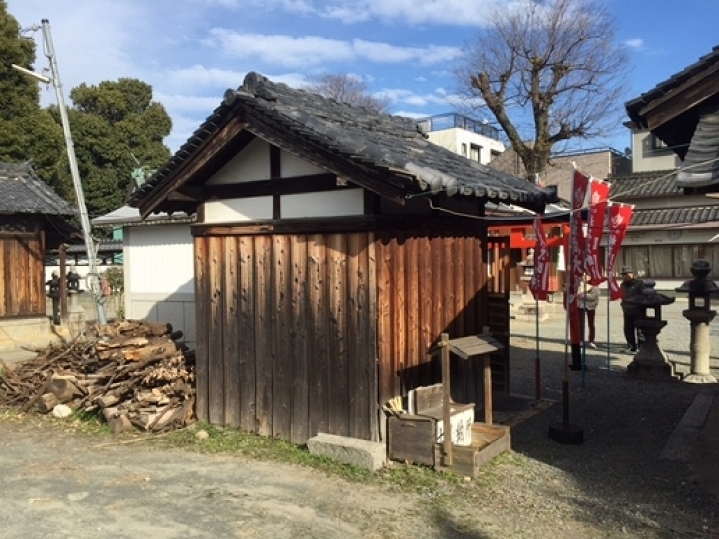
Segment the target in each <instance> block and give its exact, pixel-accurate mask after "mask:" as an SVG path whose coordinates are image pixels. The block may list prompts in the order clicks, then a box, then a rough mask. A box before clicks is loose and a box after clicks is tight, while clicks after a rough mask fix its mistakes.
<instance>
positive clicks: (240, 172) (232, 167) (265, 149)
mask: <svg viewBox="0 0 719 539" xmlns="http://www.w3.org/2000/svg"><path fill="white" fill-rule="evenodd" d="M269 177H270V145H269V144H268V143H267V142H265V141H264V140H262V139H259V138H256V139H254V140H253V141H252V142H250V143H249V144H248V145H247V146H246V147H245V149H244V150H242V151H241V152H240V153H238V154H237V155H235V156H234V157H233V158H232V159H230V161H228V162H227V164H226V165H225V166H224V167H222V168H221V169H220V170H219V171H217V173H216V174H215V175H214V176H212V178H210V179H209V180H208V181H207V185H221V184H228V183H241V182H251V181H256V180H266V179H267V178H269Z"/></svg>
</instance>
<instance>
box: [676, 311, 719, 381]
mask: <svg viewBox="0 0 719 539" xmlns="http://www.w3.org/2000/svg"><path fill="white" fill-rule="evenodd" d="M682 315H684V318H686V319H687V320H689V323H690V327H691V329H690V331H691V334H690V340H689V357H690V359H691V367H690V372H689V374H687V375H686V376H685V377H684V378H683V380H684V381H685V382H690V383H693V384H715V383H716V381H717V379H716V378H715V377H714V376H713V375H712V374H711V372H710V370H709V352H710V350H711V340H710V338H709V322H711V321H712V320H713V319H714V317H715V316H716V311H698V310H695V309H685V310H684V311H682Z"/></svg>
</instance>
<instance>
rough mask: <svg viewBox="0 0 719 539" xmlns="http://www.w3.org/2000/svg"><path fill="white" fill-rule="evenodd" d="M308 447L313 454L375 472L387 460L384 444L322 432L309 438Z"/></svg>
mask: <svg viewBox="0 0 719 539" xmlns="http://www.w3.org/2000/svg"><path fill="white" fill-rule="evenodd" d="M307 447H308V449H309V450H310V453H312V454H313V455H322V456H324V457H329V458H331V459H333V460H336V461H338V462H343V463H345V464H353V465H354V466H359V467H360V468H365V469H367V470H370V471H373V472H374V471H376V470H379V469H380V468H382V467H384V465H385V464H386V462H387V450H386V449H385V446H384V444H381V443H378V442H370V441H369V440H360V439H358V438H348V437H346V436H336V435H334V434H325V433H322V432H321V433H319V434H318V435H317V436H315V437H314V438H310V439H309V440H307Z"/></svg>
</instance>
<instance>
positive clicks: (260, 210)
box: [203, 196, 272, 224]
mask: <svg viewBox="0 0 719 539" xmlns="http://www.w3.org/2000/svg"><path fill="white" fill-rule="evenodd" d="M204 213H205V220H204V221H203V223H205V224H213V223H232V222H237V221H258V220H262V219H272V197H271V196H265V197H252V198H226V199H223V200H210V201H208V202H205V204H204Z"/></svg>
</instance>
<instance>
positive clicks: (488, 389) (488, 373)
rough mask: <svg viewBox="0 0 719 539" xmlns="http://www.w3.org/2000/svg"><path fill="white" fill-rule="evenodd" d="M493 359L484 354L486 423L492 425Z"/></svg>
mask: <svg viewBox="0 0 719 539" xmlns="http://www.w3.org/2000/svg"><path fill="white" fill-rule="evenodd" d="M491 362H492V359H491V358H490V356H489V354H484V422H485V423H486V424H487V425H491V424H492V421H493V418H492V365H491Z"/></svg>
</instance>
